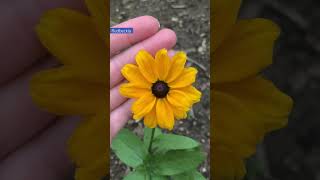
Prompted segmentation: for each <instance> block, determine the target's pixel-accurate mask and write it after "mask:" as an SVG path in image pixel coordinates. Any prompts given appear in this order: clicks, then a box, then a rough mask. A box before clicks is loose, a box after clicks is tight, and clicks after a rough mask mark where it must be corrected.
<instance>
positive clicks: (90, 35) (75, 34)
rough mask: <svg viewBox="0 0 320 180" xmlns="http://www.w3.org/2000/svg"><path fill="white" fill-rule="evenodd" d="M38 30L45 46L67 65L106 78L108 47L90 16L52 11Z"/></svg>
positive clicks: (44, 17)
mask: <svg viewBox="0 0 320 180" xmlns="http://www.w3.org/2000/svg"><path fill="white" fill-rule="evenodd" d="M36 30H37V34H38V36H39V38H40V40H41V42H42V44H43V45H44V46H45V47H46V48H47V49H48V50H49V51H50V52H51V53H52V54H53V55H54V56H56V57H57V58H58V59H59V60H60V61H61V62H62V63H63V64H65V65H75V67H77V68H80V69H82V70H86V71H90V72H91V73H100V75H101V76H100V78H103V77H106V76H105V73H106V72H107V70H106V69H107V68H106V60H107V48H106V45H105V43H104V42H103V41H102V39H101V38H100V37H99V35H98V33H96V31H95V27H94V25H93V23H92V22H91V20H90V18H89V17H87V16H85V15H83V14H81V13H78V12H76V11H72V10H68V9H62V8H60V9H55V10H50V11H48V12H47V13H46V14H45V15H44V16H43V17H42V18H41V21H40V23H39V24H38V25H37V27H36Z"/></svg>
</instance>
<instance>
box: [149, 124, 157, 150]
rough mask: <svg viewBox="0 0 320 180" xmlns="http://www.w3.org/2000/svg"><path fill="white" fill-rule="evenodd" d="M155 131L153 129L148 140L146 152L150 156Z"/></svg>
mask: <svg viewBox="0 0 320 180" xmlns="http://www.w3.org/2000/svg"><path fill="white" fill-rule="evenodd" d="M155 131H156V128H153V129H152V132H151V138H150V142H149V147H148V151H149V153H150V154H152V152H151V150H152V143H153V137H154V132H155Z"/></svg>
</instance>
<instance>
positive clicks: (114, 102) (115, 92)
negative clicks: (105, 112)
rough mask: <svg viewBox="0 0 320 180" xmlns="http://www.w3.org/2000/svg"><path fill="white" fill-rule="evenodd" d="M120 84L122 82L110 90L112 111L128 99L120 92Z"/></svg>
mask: <svg viewBox="0 0 320 180" xmlns="http://www.w3.org/2000/svg"><path fill="white" fill-rule="evenodd" d="M120 85H121V83H120V84H119V85H117V86H116V87H114V88H112V89H111V90H110V112H111V111H113V110H114V109H115V108H117V107H118V106H120V105H121V104H122V103H123V102H125V101H126V100H127V98H126V97H123V96H121V94H120V92H119V88H120Z"/></svg>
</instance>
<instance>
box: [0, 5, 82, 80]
mask: <svg viewBox="0 0 320 180" xmlns="http://www.w3.org/2000/svg"><path fill="white" fill-rule="evenodd" d="M57 7H70V8H76V9H85V8H84V5H83V3H81V1H78V0H69V1H65V0H55V1H50V0H44V1H35V0H33V1H28V0H23V1H19V3H18V2H17V1H11V0H4V1H1V6H0V22H1V28H0V42H1V45H0V59H1V61H0V72H1V74H0V84H1V83H3V82H5V81H8V80H9V79H12V78H14V77H15V76H16V75H17V74H19V73H20V72H22V71H23V70H24V69H25V68H27V67H29V66H30V65H31V64H32V63H33V62H35V61H36V60H37V59H39V58H41V57H43V56H45V55H46V50H45V49H44V48H43V47H42V46H41V44H40V42H39V41H38V38H37V37H36V33H35V31H34V28H35V25H36V24H37V23H38V22H39V20H40V17H41V16H42V14H43V13H44V12H45V11H47V10H49V9H52V8H57Z"/></svg>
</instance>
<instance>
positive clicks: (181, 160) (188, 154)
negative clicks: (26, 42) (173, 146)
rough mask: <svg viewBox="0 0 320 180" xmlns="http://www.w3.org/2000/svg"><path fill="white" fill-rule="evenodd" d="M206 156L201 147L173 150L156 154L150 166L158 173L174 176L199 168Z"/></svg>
mask: <svg viewBox="0 0 320 180" xmlns="http://www.w3.org/2000/svg"><path fill="white" fill-rule="evenodd" d="M204 158H205V155H204V154H203V153H202V152H201V151H200V150H199V148H195V149H188V150H171V151H168V152H166V153H165V154H155V155H154V156H153V158H152V159H151V160H152V161H151V162H150V166H151V169H152V170H153V172H154V173H155V174H157V175H162V176H172V175H176V174H181V173H184V172H186V171H190V170H192V169H195V168H197V167H198V165H199V164H200V163H201V162H202V161H203V160H204Z"/></svg>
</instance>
